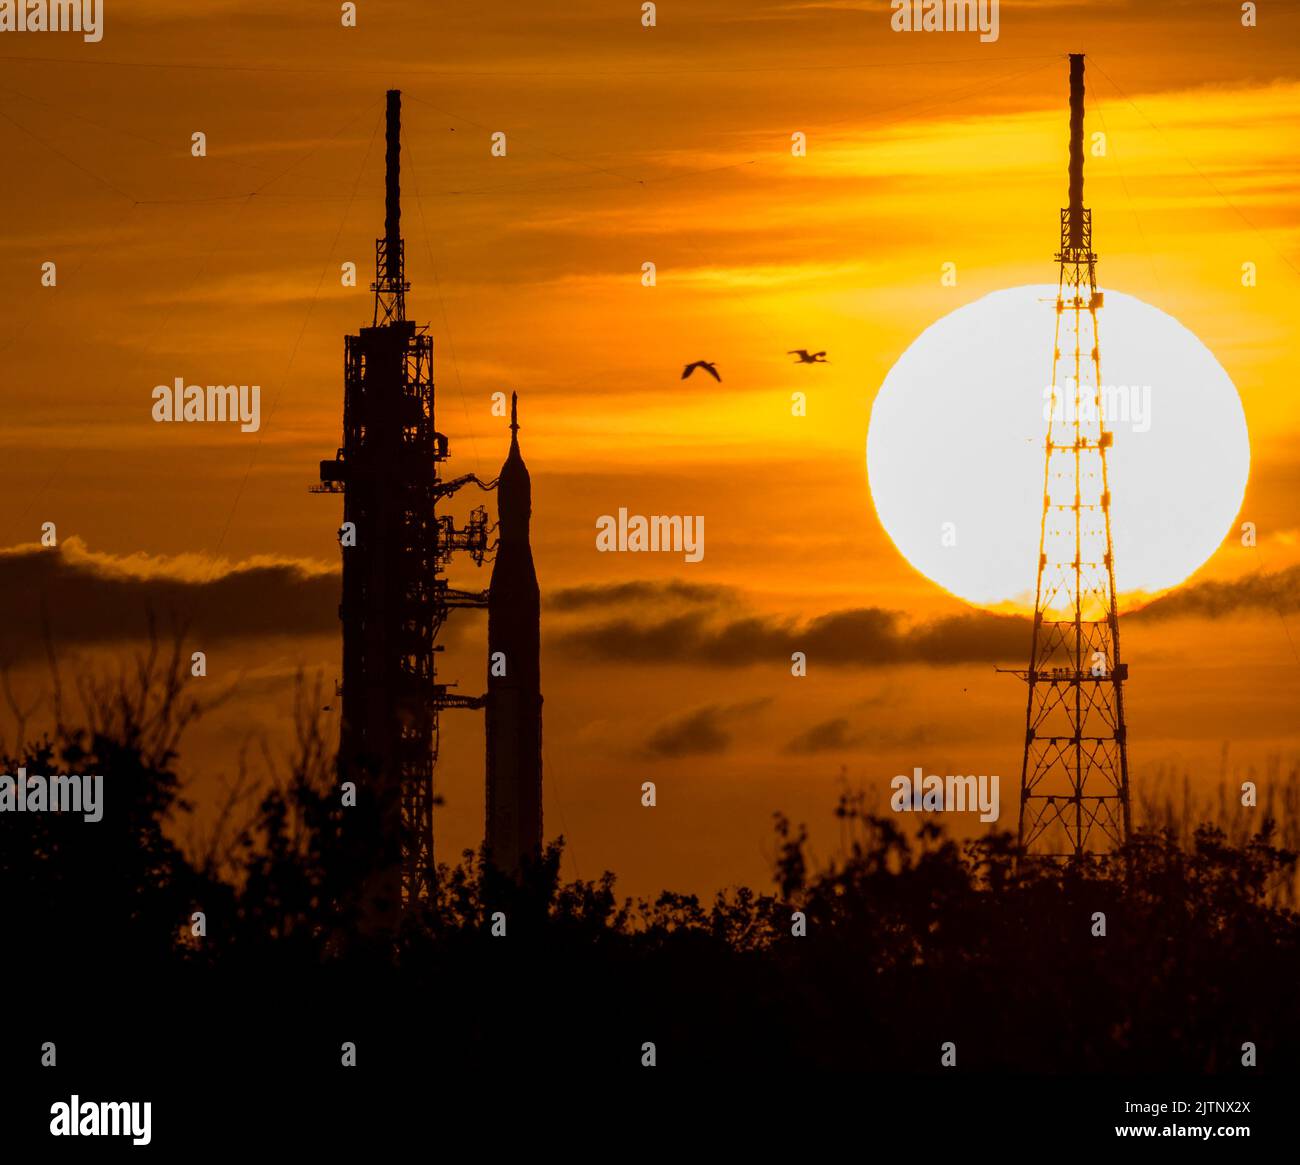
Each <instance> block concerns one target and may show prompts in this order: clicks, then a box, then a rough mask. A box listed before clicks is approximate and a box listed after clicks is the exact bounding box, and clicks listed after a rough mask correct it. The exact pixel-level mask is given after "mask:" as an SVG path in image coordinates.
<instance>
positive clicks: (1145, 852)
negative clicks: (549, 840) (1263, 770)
mask: <svg viewBox="0 0 1300 1165" xmlns="http://www.w3.org/2000/svg"><path fill="white" fill-rule="evenodd" d="M178 674H179V669H178V666H177V661H176V659H175V658H173V660H172V663H171V665H170V666H168V665H166V664H165V663H162V664H160V663H159V662H158V660H157V659H156V658H150V659H148V660H146V661H142V662H141V664H140V665H139V667H138V668H137V670H136V672H135V673H134V674H133V675H131V676H128V677H125V678H122V679H120V680H119V681H118V682H117V683H116V684H115V685H104V686H101V687H98V688H94V687H92V688H91V689H90V690H89V691H88V692H87V693H85V695H86V696H87V699H86V700H85V704H86V708H87V712H86V714H85V715H84V716H83V717H81V719H82V720H84V722H85V723H84V726H81V727H76V728H72V727H68V726H67V725H65V724H63V723H62V720H63V714H62V711H61V708H60V712H59V716H58V719H59V721H60V723H59V725H58V727H57V728H56V730H55V731H54V732H53V733H52V734H51V735H50V737H49V738H48V739H45V740H44V741H42V742H41V743H39V744H37V745H35V746H29V747H27V748H25V749H23V750H22V754H21V756H20V757H18V758H13V759H9V760H7V761H6V762H5V766H4V771H5V772H8V773H13V772H15V771H16V768H17V766H18V765H20V764H21V765H24V766H25V767H26V768H27V769H28V771H30V772H39V773H53V772H58V773H68V772H72V773H81V772H102V773H104V774H105V782H104V783H105V794H104V796H105V806H106V808H105V813H104V818H103V820H102V821H101V822H99V823H96V824H88V823H85V822H83V821H82V820H81V819H80V817H79V816H76V815H55V814H48V813H45V814H36V813H27V814H17V813H6V814H0V935H3V936H4V946H5V949H6V950H7V951H8V952H9V958H8V960H7V967H8V970H9V972H10V973H9V974H8V975H7V976H6V979H7V982H8V986H9V988H10V991H9V994H10V997H11V1000H12V998H13V997H14V993H15V991H16V992H17V993H18V996H19V997H20V998H21V997H27V998H30V999H32V1000H33V1001H35V1000H38V999H40V1000H54V999H61V998H66V999H68V1000H70V1001H71V1003H70V1005H69V1007H70V1010H68V1011H67V1012H66V1013H65V1012H63V1011H59V1010H58V1009H57V1008H56V1009H55V1011H54V1016H55V1018H54V1019H52V1018H51V1011H50V1008H49V1007H47V1006H46V1005H45V1004H41V1005H40V1008H39V1014H40V1016H41V1022H42V1023H44V1024H45V1025H46V1028H48V1027H49V1025H50V1024H51V1023H54V1024H55V1026H56V1027H57V1026H58V1024H60V1023H62V1024H64V1025H65V1027H66V1028H67V1030H69V1031H72V1032H75V1033H76V1034H77V1035H78V1036H84V1035H85V1034H86V1032H87V1031H90V1032H95V1033H98V1034H99V1035H100V1036H102V1040H101V1044H102V1047H103V1049H104V1050H103V1051H102V1054H103V1055H104V1056H105V1057H110V1056H111V1057H116V1058H117V1059H116V1060H114V1062H115V1063H121V1061H122V1059H123V1058H125V1059H126V1060H128V1061H129V1060H130V1059H131V1058H132V1057H136V1058H137V1059H138V1062H139V1066H140V1068H141V1070H142V1071H144V1070H146V1069H147V1068H148V1069H153V1070H156V1069H157V1066H158V1054H159V1049H160V1048H163V1047H166V1048H168V1049H170V1050H169V1052H168V1055H169V1056H171V1060H169V1061H168V1062H169V1063H174V1064H175V1065H176V1067H177V1070H178V1071H200V1070H207V1069H213V1068H223V1069H226V1070H230V1071H240V1070H247V1069H248V1067H249V1064H250V1060H251V1061H252V1062H253V1063H254V1064H255V1065H257V1066H260V1067H261V1068H264V1069H265V1068H267V1067H268V1066H270V1065H275V1066H283V1068H284V1070H285V1071H290V1070H298V1069H301V1068H303V1067H306V1066H311V1065H319V1064H324V1063H336V1062H337V1056H338V1047H339V1042H340V1040H342V1039H352V1040H355V1041H357V1042H358V1045H359V1052H358V1055H359V1059H360V1062H362V1063H365V1064H374V1065H379V1064H383V1063H389V1062H396V1061H397V1060H399V1059H400V1060H401V1061H402V1062H409V1059H410V1058H411V1057H412V1056H415V1057H424V1058H426V1059H427V1062H428V1064H429V1067H430V1071H433V1070H434V1067H435V1065H436V1066H440V1070H447V1069H448V1068H449V1067H453V1066H454V1068H455V1070H457V1071H464V1070H465V1069H472V1068H484V1069H485V1068H488V1067H492V1068H493V1069H495V1070H500V1069H501V1068H502V1067H503V1066H504V1067H508V1066H510V1065H518V1067H519V1070H520V1071H521V1072H531V1071H535V1070H536V1065H537V1064H538V1063H539V1062H540V1063H546V1064H561V1063H569V1064H572V1065H574V1066H576V1067H585V1068H587V1069H590V1068H592V1067H601V1066H607V1065H617V1064H626V1065H627V1066H628V1067H635V1066H636V1065H637V1064H638V1063H639V1062H640V1057H641V1048H642V1045H643V1044H644V1043H646V1042H653V1043H654V1044H655V1046H656V1055H657V1059H658V1063H659V1064H660V1065H661V1066H664V1067H668V1066H678V1067H686V1068H690V1069H701V1068H703V1069H713V1068H717V1069H728V1070H731V1069H735V1068H738V1067H739V1068H745V1069H753V1070H758V1071H762V1070H771V1071H773V1072H777V1071H781V1072H787V1071H789V1070H790V1069H791V1068H792V1067H797V1066H805V1067H808V1068H825V1069H837V1070H838V1069H861V1070H881V1071H908V1070H921V1071H931V1070H934V1071H938V1070H939V1061H940V1047H941V1045H942V1044H944V1043H945V1042H952V1043H954V1044H955V1045H956V1054H957V1063H958V1068H959V1069H961V1070H978V1069H1001V1068H1005V1069H1015V1070H1027V1071H1034V1072H1042V1071H1046V1072H1071V1071H1093V1070H1097V1071H1119V1072H1128V1071H1134V1072H1138V1071H1144V1070H1165V1071H1167V1070H1186V1071H1189V1072H1202V1071H1211V1072H1228V1073H1236V1072H1240V1071H1244V1070H1245V1069H1243V1067H1242V1065H1241V1057H1242V1045H1243V1043H1246V1042H1249V1043H1253V1044H1254V1045H1255V1046H1256V1048H1257V1057H1258V1064H1259V1067H1258V1069H1257V1071H1261V1072H1266V1071H1277V1070H1281V1069H1283V1068H1294V1067H1295V1066H1296V1064H1297V1052H1296V1050H1295V1049H1296V1037H1297V1035H1300V997H1298V996H1297V992H1296V985H1297V982H1300V975H1298V974H1297V972H1298V971H1300V957H1298V956H1300V919H1298V918H1297V915H1296V914H1295V913H1294V912H1293V911H1291V910H1290V909H1288V908H1287V906H1286V905H1284V904H1283V902H1282V901H1280V900H1279V899H1278V896H1277V894H1276V889H1277V887H1278V886H1279V885H1283V884H1290V883H1291V882H1293V879H1294V876H1295V870H1296V860H1297V856H1296V854H1295V853H1293V852H1288V851H1286V850H1283V849H1281V848H1279V847H1278V846H1277V845H1275V844H1274V840H1273V838H1272V836H1271V827H1270V826H1269V825H1268V824H1265V825H1264V827H1263V828H1262V829H1261V830H1260V831H1259V833H1258V834H1257V835H1256V836H1255V837H1254V838H1253V839H1252V840H1250V841H1249V843H1248V844H1246V845H1234V844H1230V843H1228V842H1227V840H1226V839H1225V837H1224V836H1223V834H1222V833H1221V832H1219V831H1218V830H1217V829H1215V828H1214V827H1213V826H1210V825H1205V826H1202V827H1201V828H1200V829H1199V830H1197V831H1196V832H1195V835H1194V838H1193V839H1192V841H1191V842H1190V844H1184V843H1181V842H1180V841H1179V840H1178V838H1177V837H1176V835H1175V834H1174V832H1173V831H1172V830H1166V831H1163V832H1147V833H1142V834H1140V835H1139V836H1137V837H1136V838H1135V839H1134V840H1133V842H1132V843H1131V845H1130V846H1129V847H1128V849H1127V850H1126V852H1125V853H1124V854H1123V855H1122V858H1121V859H1120V860H1111V861H1108V862H1101V861H1096V862H1091V863H1086V864H1082V865H1078V866H1074V867H1069V868H1061V867H1056V866H1047V865H1031V864H1029V863H1021V865H1020V867H1019V868H1017V863H1016V854H1015V851H1014V844H1013V839H1012V838H1010V837H1009V836H1008V835H1005V834H999V835H991V836H988V837H985V838H982V839H980V840H977V841H971V842H966V843H964V844H959V843H958V842H957V841H955V840H954V839H952V838H951V837H948V836H946V835H945V833H944V832H943V830H942V829H940V828H939V827H938V826H936V825H935V824H933V823H932V822H929V821H925V822H921V823H919V825H917V827H916V828H915V829H914V830H912V831H911V832H908V831H905V830H904V829H903V828H900V824H899V821H898V819H896V818H892V817H879V816H875V815H873V814H871V813H870V812H868V811H867V810H866V808H865V807H864V803H863V802H862V801H861V800H859V799H855V798H853V797H850V796H846V797H844V798H843V799H842V801H841V803H840V806H839V809H838V813H839V815H840V817H841V819H842V822H843V824H844V826H845V834H846V838H847V841H846V844H845V847H844V849H843V852H842V853H841V854H840V855H839V856H838V857H837V858H835V859H833V860H831V861H830V862H827V863H824V864H817V865H814V863H813V861H812V860H811V858H810V856H809V852H808V845H807V836H806V832H805V831H804V830H803V829H802V828H801V827H800V828H796V827H794V826H793V825H792V824H791V823H790V822H789V821H787V820H786V819H785V818H784V817H782V816H780V815H778V816H777V818H776V840H777V851H776V860H775V869H774V871H773V874H774V878H773V891H772V892H770V893H760V892H757V891H754V890H751V889H748V888H740V889H734V890H731V891H729V892H727V893H725V894H719V895H718V896H717V897H716V898H714V899H713V900H712V901H702V900H701V899H700V898H699V897H697V896H695V895H684V894H675V893H672V892H669V891H664V892H663V893H662V894H660V895H659V896H658V898H656V899H654V900H653V901H631V900H620V898H619V897H618V895H617V894H616V891H615V881H614V877H613V875H612V874H609V873H606V874H605V875H604V876H603V877H601V878H600V879H598V880H596V881H571V882H565V881H563V880H562V879H561V876H560V865H561V845H562V843H561V842H559V841H557V842H555V843H553V844H552V845H550V846H549V847H548V849H547V850H546V853H545V855H544V856H543V859H542V860H541V861H540V862H539V863H538V864H537V866H536V867H535V868H534V869H533V870H531V872H530V874H529V876H528V877H527V879H526V880H525V881H524V883H523V884H522V885H515V884H513V883H511V882H508V881H505V880H503V879H501V878H500V877H498V876H497V875H496V874H495V873H494V871H492V870H491V869H490V868H486V867H485V866H484V863H483V862H482V860H481V858H480V857H479V856H478V855H474V854H470V853H467V854H466V855H464V859H463V860H462V861H461V862H460V863H459V864H457V865H454V866H443V867H442V869H441V876H440V885H439V894H438V899H437V901H436V903H434V904H431V905H430V906H429V907H428V908H427V909H425V910H423V911H422V912H419V913H416V914H414V915H412V916H411V917H409V918H408V919H407V920H406V921H405V922H404V924H403V926H402V929H401V931H400V933H398V934H397V935H389V936H374V935H369V934H368V933H367V931H366V928H365V927H364V925H363V920H362V919H360V918H359V917H358V916H357V913H356V910H355V906H354V904H353V901H352V897H353V889H354V887H355V886H357V885H358V884H359V881H360V878H359V874H360V872H361V871H362V870H364V869H365V868H366V862H367V860H368V856H367V853H366V851H365V848H364V845H362V844H361V843H360V842H359V841H358V839H359V838H364V837H366V836H367V834H368V830H367V829H366V821H365V815H366V812H367V810H366V808H365V799H364V798H362V799H361V803H360V804H359V805H358V807H357V808H348V809H344V808H342V807H341V804H340V798H339V795H338V789H337V786H336V784H335V783H334V779H333V774H332V771H331V768H332V757H331V749H330V747H329V746H328V745H327V742H326V741H324V740H323V738H322V737H321V735H320V734H319V732H318V731H317V729H316V725H315V721H314V719H313V718H312V717H310V716H307V717H300V721H301V723H302V727H301V729H300V734H299V739H298V747H297V752H296V759H295V761H294V762H293V764H292V765H291V766H290V771H289V772H288V773H287V775H286V776H284V777H283V778H282V779H280V780H278V781H276V782H273V784H272V785H271V787H270V788H269V789H264V790H263V791H262V792H261V794H260V800H259V801H258V802H257V803H256V804H255V805H254V806H252V811H251V812H250V813H248V814H247V815H246V819H245V820H244V821H243V822H242V823H239V824H237V825H234V824H231V823H230V822H229V821H227V820H226V818H227V817H228V816H229V814H223V818H222V823H221V824H220V825H219V827H218V830H217V833H216V835H214V837H212V838H210V839H209V842H210V844H208V845H207V846H206V847H200V848H199V849H198V850H197V851H196V852H187V851H186V850H185V849H183V848H182V847H181V846H179V845H177V844H176V843H175V842H174V841H173V840H171V839H172V837H174V836H175V835H176V833H177V830H178V826H179V825H180V824H181V823H182V822H183V821H184V820H185V819H186V817H187V816H188V815H189V814H191V813H192V806H191V805H190V804H189V803H188V802H187V801H186V800H185V798H184V797H183V796H182V788H183V785H182V781H181V779H180V775H179V771H178V766H179V744H180V734H181V731H182V730H183V728H184V726H185V724H186V723H187V722H188V720H189V719H190V718H191V717H192V716H193V715H194V714H195V712H196V708H195V707H194V706H193V704H192V703H190V702H188V701H187V698H186V696H185V684H184V683H183V682H182V681H180V680H178V679H177V678H176V677H177V675H178ZM304 703H306V697H304ZM316 706H319V702H318V701H317V704H316ZM196 911H202V912H203V914H204V916H205V922H206V934H205V935H203V936H202V937H198V936H195V935H194V934H193V933H192V930H193V923H192V915H193V914H194V912H196ZM498 911H499V912H502V913H503V914H504V915H505V919H506V927H507V933H506V936H505V937H494V936H493V935H492V933H491V916H492V914H493V913H494V912H498ZM796 912H798V913H800V914H802V916H803V917H804V919H805V920H806V935H804V936H799V937H796V935H795V934H794V933H793V932H794V930H795V929H796V920H795V914H796ZM1098 915H1104V924H1105V935H1104V937H1100V936H1098V935H1097V934H1096V933H1095V932H1096V931H1097V929H1098V921H1097V916H1098ZM33 1008H34V1009H35V1003H33ZM22 1011H23V1009H22V1008H21V1007H20V1008H19V1009H18V1011H17V1013H16V1014H17V1015H18V1018H19V1019H21V1018H22ZM11 1014H13V1009H12V1008H11ZM43 1030H44V1029H43ZM249 1032H252V1033H256V1034H255V1036H249V1035H248V1034H246V1033H249ZM180 1036H184V1037H186V1038H185V1039H183V1040H180V1039H178V1037H180ZM268 1057H269V1059H268ZM295 1066H296V1067H295ZM277 1070H278V1067H277Z"/></svg>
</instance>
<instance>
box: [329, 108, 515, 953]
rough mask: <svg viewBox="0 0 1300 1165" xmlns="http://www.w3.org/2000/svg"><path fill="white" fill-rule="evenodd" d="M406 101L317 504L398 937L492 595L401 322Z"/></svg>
mask: <svg viewBox="0 0 1300 1165" xmlns="http://www.w3.org/2000/svg"><path fill="white" fill-rule="evenodd" d="M400 159H401V93H400V92H399V91H398V90H390V91H389V92H388V109H387V154H386V205H385V216H384V237H383V238H381V239H378V240H377V241H376V243H375V281H374V283H373V284H372V285H371V290H372V291H373V292H374V294H375V307H374V320H373V323H372V325H371V326H370V327H368V328H364V327H363V328H362V329H361V330H360V334H359V335H355V336H347V337H346V338H345V343H344V357H343V369H344V372H343V375H344V390H343V392H344V395H343V447H342V448H341V449H339V450H338V453H337V455H336V456H335V457H334V458H332V459H330V460H326V461H322V462H321V463H320V484H319V485H317V486H314V487H312V488H313V492H318V493H342V494H343V525H342V527H341V528H340V531H339V540H340V543H341V545H342V548H343V601H342V605H341V606H340V608H339V617H340V619H341V620H342V623H343V685H342V689H341V692H339V695H341V697H342V706H343V711H342V724H341V729H340V738H339V758H338V768H339V778H340V780H341V781H342V780H351V781H354V782H355V783H356V786H357V792H358V801H360V799H361V798H363V797H365V798H369V799H370V804H371V806H372V807H373V808H374V810H375V814H376V817H375V827H376V836H375V838H374V839H373V840H374V842H375V845H374V849H373V851H372V852H371V853H370V854H369V855H368V863H369V871H370V872H369V874H368V877H367V879H366V882H365V884H364V885H363V886H361V887H360V893H361V895H362V901H361V910H362V915H363V918H365V920H366V921H367V923H368V925H370V926H371V927H373V928H374V929H377V930H378V929H389V928H391V926H392V925H393V924H395V923H396V921H397V919H398V917H399V916H400V913H401V911H402V910H403V909H404V908H409V907H411V906H412V905H414V904H418V903H420V902H421V901H426V900H428V899H429V898H431V897H432V895H433V893H434V883H435V865H434V854H433V800H434V798H433V771H434V766H435V764H436V763H437V757H438V717H439V714H440V713H441V711H442V710H443V709H444V708H481V707H483V706H484V704H485V703H486V701H487V697H486V696H467V695H459V694H456V693H454V692H452V691H450V690H449V687H451V686H454V685H447V684H444V683H439V682H438V679H437V669H436V666H435V659H436V656H437V653H438V652H439V651H441V650H442V648H441V647H440V646H439V645H438V644H437V642H436V640H437V637H438V633H439V631H440V629H441V628H442V625H443V623H444V622H445V620H446V619H447V616H448V613H449V612H450V611H451V610H452V609H453V608H457V607H486V606H488V601H489V596H488V592H487V591H482V592H469V591H458V590H453V589H452V588H451V587H449V586H448V585H447V580H446V578H445V576H444V570H445V568H446V566H447V564H448V562H449V561H450V559H451V556H452V555H453V554H454V553H456V552H463V553H466V554H468V555H469V556H470V557H471V558H472V559H473V560H474V561H475V563H477V564H479V565H481V564H482V563H483V560H484V558H485V557H486V555H487V552H488V525H487V511H486V509H485V508H484V507H481V506H480V507H478V508H476V509H475V510H473V512H472V513H471V515H470V517H469V519H468V521H467V523H466V525H465V526H464V527H463V528H457V526H456V525H455V522H454V520H453V518H452V517H451V516H450V515H439V514H438V513H437V506H438V503H439V502H440V501H441V500H443V499H444V498H447V497H449V496H450V495H452V494H454V493H455V492H456V491H457V490H459V489H461V488H462V487H463V486H466V485H468V484H470V483H473V484H475V485H477V486H479V488H481V489H490V488H492V483H485V482H482V481H479V479H478V478H477V477H476V476H475V475H473V474H465V475H463V476H461V477H456V478H453V479H451V480H447V481H444V480H442V478H441V477H439V473H438V469H439V466H440V465H441V464H442V463H443V462H445V461H446V460H447V457H448V448H447V438H446V437H445V436H444V435H443V434H442V433H440V432H438V430H437V428H436V426H435V421H434V387H433V338H432V337H431V336H430V335H429V334H428V326H427V325H423V326H419V327H417V326H416V324H415V323H414V322H413V321H411V320H408V319H407V318H406V292H407V291H408V290H410V284H409V283H407V282H406V277H405V256H404V251H403V243H402V237H401V229H400V220H401V204H400V189H399V170H400Z"/></svg>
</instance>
